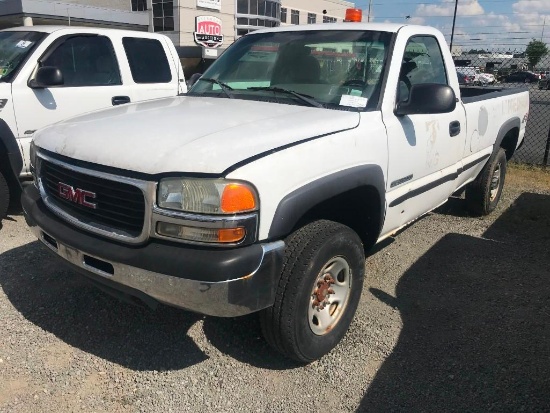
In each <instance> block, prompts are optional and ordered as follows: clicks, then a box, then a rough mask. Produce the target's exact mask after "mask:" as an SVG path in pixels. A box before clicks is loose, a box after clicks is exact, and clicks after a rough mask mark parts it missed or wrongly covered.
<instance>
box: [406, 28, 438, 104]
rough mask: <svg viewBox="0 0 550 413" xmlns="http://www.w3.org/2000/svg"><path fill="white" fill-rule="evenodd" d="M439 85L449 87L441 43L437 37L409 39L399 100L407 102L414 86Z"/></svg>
mask: <svg viewBox="0 0 550 413" xmlns="http://www.w3.org/2000/svg"><path fill="white" fill-rule="evenodd" d="M424 83H437V84H441V85H447V84H448V83H447V73H446V71H445V63H444V61H443V55H442V53H441V49H440V48H439V43H438V42H437V40H436V38H435V37H431V36H415V37H411V38H410V39H409V42H408V43H407V46H406V47H405V54H404V56H403V61H402V63H401V72H400V74H399V90H398V99H399V100H400V101H406V100H408V98H409V93H410V90H411V87H412V86H413V85H419V84H424Z"/></svg>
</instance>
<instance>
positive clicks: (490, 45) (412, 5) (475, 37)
mask: <svg viewBox="0 0 550 413" xmlns="http://www.w3.org/2000/svg"><path fill="white" fill-rule="evenodd" d="M351 1H353V0H351ZM369 1H371V2H372V6H371V21H374V22H377V23H402V22H408V23H411V24H425V25H429V26H434V27H437V28H438V29H439V30H441V31H442V32H443V34H444V35H445V38H446V39H447V42H449V41H450V39H451V32H452V25H453V14H454V8H455V0H408V1H407V0H356V1H355V5H356V7H357V8H361V9H363V16H364V17H363V20H364V21H366V20H367V18H366V16H367V14H368V12H367V10H368V5H369ZM545 18H546V21H545ZM543 32H544V33H543ZM533 38H535V39H537V40H541V38H542V41H543V42H545V43H546V44H548V45H549V47H550V0H458V11H457V16H456V23H455V31H454V38H453V45H457V46H461V48H462V49H463V50H470V49H485V50H487V49H489V50H492V51H493V50H494V51H508V50H512V51H523V50H525V46H526V45H527V43H529V41H531V40H532V39H533Z"/></svg>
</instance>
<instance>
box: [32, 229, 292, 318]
mask: <svg viewBox="0 0 550 413" xmlns="http://www.w3.org/2000/svg"><path fill="white" fill-rule="evenodd" d="M30 229H31V231H32V232H33V233H34V234H35V235H36V237H37V238H38V239H39V240H40V241H41V242H42V243H43V244H44V245H45V246H46V247H48V248H49V249H50V250H51V251H53V252H54V253H56V254H57V255H58V256H59V257H61V258H63V259H64V260H65V261H67V262H68V263H70V264H72V265H74V266H76V267H78V268H79V269H80V270H81V272H84V275H90V276H92V278H93V279H95V280H96V281H99V282H101V280H102V279H103V280H106V281H108V282H109V285H111V286H112V285H113V283H114V285H119V286H124V287H128V288H129V289H131V290H137V291H139V292H141V293H143V294H145V295H146V296H148V297H151V298H153V299H155V300H156V301H159V302H161V303H164V304H168V305H171V306H175V307H179V308H183V309H187V310H191V311H194V312H198V313H202V314H206V315H212V316H218V317H235V316H241V315H245V314H249V313H252V312H255V311H259V310H262V309H264V308H267V307H270V306H271V305H273V302H274V301H275V289H276V286H277V283H278V280H279V276H280V274H279V272H280V269H281V267H282V261H283V252H284V246H285V244H284V242H283V241H275V242H271V243H266V244H262V246H261V247H262V250H263V254H262V258H261V261H260V263H259V265H258V267H257V268H256V270H255V271H253V272H252V273H250V274H243V276H242V277H240V278H237V279H232V280H228V281H222V282H204V281H197V280H189V279H184V278H179V277H174V276H171V275H166V274H161V273H156V272H152V271H148V270H145V269H141V268H136V267H133V266H130V265H126V264H121V263H117V262H111V261H107V260H104V259H103V258H101V257H97V256H92V255H89V254H87V253H85V252H83V251H80V250H78V249H75V248H73V247H71V246H69V245H66V244H64V243H62V242H60V241H59V240H57V239H56V238H55V237H54V236H52V235H50V234H47V233H45V232H44V231H43V230H42V229H41V228H40V227H38V226H37V225H36V226H31V227H30ZM115 289H116V287H115ZM125 290H126V291H128V289H125ZM130 295H132V294H131V293H130ZM138 297H139V296H138Z"/></svg>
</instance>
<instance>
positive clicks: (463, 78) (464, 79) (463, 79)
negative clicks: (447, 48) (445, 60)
mask: <svg viewBox="0 0 550 413" xmlns="http://www.w3.org/2000/svg"><path fill="white" fill-rule="evenodd" d="M456 75H457V77H458V84H459V85H462V86H469V85H473V83H474V79H473V78H472V77H470V76H467V75H465V74H463V73H460V72H459V71H458V70H457V71H456Z"/></svg>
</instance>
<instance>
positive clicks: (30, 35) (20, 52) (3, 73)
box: [0, 32, 44, 81]
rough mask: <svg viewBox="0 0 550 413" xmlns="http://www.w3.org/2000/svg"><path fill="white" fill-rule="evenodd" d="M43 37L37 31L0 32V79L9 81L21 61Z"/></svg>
mask: <svg viewBox="0 0 550 413" xmlns="http://www.w3.org/2000/svg"><path fill="white" fill-rule="evenodd" d="M43 37H44V33H39V32H0V81H9V80H11V77H12V75H13V74H15V73H17V69H18V67H19V65H20V64H21V62H23V61H24V60H25V58H26V57H27V56H28V55H29V53H30V51H31V50H32V49H33V48H34V46H35V45H36V44H37V43H38V42H39V41H40V40H41V39H42V38H43Z"/></svg>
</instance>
